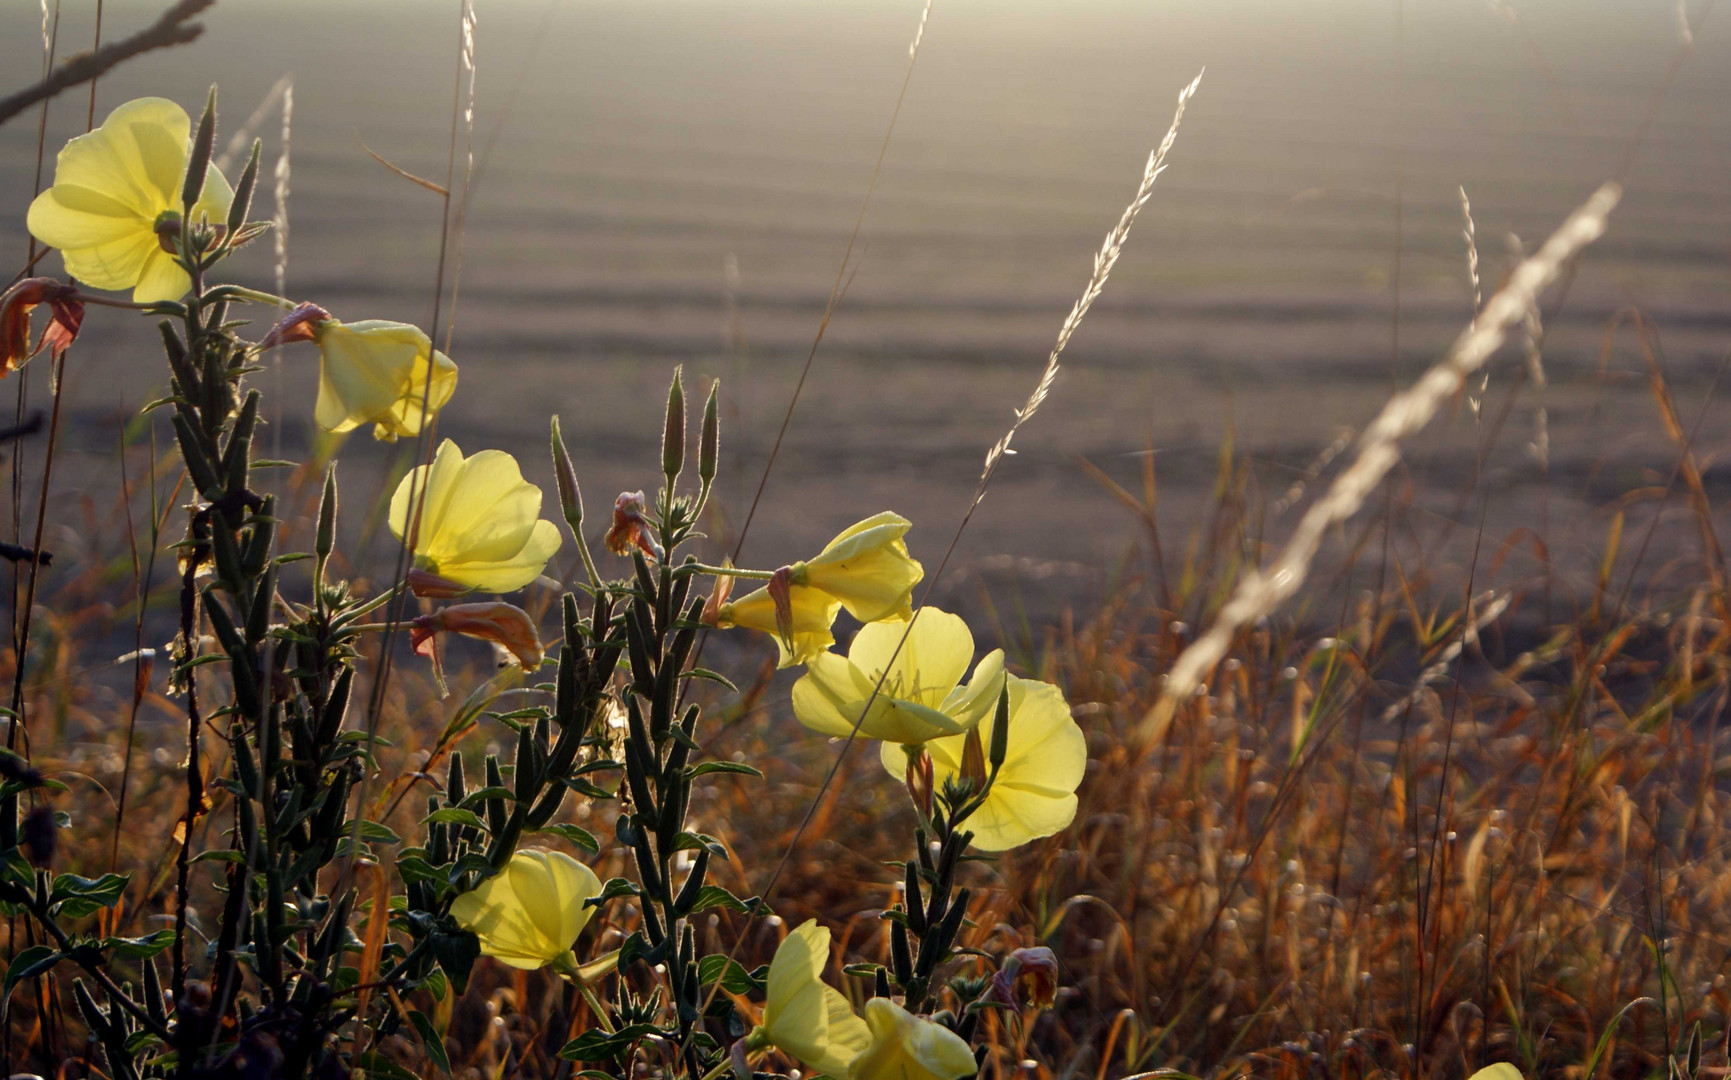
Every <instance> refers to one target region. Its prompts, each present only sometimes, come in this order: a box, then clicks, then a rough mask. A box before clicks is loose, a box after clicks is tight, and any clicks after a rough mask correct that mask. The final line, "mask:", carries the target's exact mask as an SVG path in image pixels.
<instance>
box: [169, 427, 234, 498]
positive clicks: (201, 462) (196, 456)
mask: <svg viewBox="0 0 1731 1080" xmlns="http://www.w3.org/2000/svg"><path fill="white" fill-rule="evenodd" d="M172 423H173V425H174V438H175V441H176V442H178V443H179V444H180V457H181V460H182V461H183V462H185V464H186V471H187V474H188V475H189V476H191V477H192V486H193V487H195V488H197V489H198V493H199V494H200V495H203V496H204V497H205V498H207V499H210V500H211V501H213V502H214V501H215V500H217V499H219V498H221V497H222V488H221V487H220V486H219V485H218V484H217V479H216V466H215V465H212V464H211V462H210V459H209V458H207V457H205V456H204V450H203V449H202V448H201V447H200V446H199V444H198V437H197V436H196V435H194V434H193V427H192V425H191V424H189V423H187V421H186V417H184V416H182V415H181V414H180V413H178V412H177V413H175V415H174V419H173V421H172Z"/></svg>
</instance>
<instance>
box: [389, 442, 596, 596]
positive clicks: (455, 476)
mask: <svg viewBox="0 0 1731 1080" xmlns="http://www.w3.org/2000/svg"><path fill="white" fill-rule="evenodd" d="M423 485H424V489H425V490H424V492H423V491H422V490H421V489H422V487H423ZM411 492H413V493H414V494H415V497H416V499H417V500H424V502H423V504H422V511H421V524H420V528H419V529H418V530H417V532H416V534H415V561H416V563H417V565H418V566H419V567H420V568H421V569H424V570H429V571H431V572H432V573H434V574H437V575H439V576H441V577H443V578H446V579H448V580H450V581H454V582H456V583H458V584H459V585H468V586H470V587H472V588H477V589H485V590H487V591H489V592H510V591H511V590H513V589H520V588H522V587H523V586H525V585H527V584H529V583H530V582H531V581H534V580H535V579H536V578H537V577H539V576H540V575H541V574H542V572H543V571H544V570H545V569H546V566H547V560H549V559H551V558H552V557H553V556H554V554H556V553H557V552H558V550H559V546H560V544H561V543H562V542H563V537H562V536H561V534H560V532H559V529H558V527H557V526H555V525H554V524H553V523H552V522H551V521H546V520H543V519H541V518H540V517H539V514H540V512H541V489H540V488H538V487H536V486H535V485H534V484H531V483H529V482H528V481H527V480H524V479H523V473H522V470H521V469H519V468H518V467H517V461H516V459H515V458H513V457H512V456H511V455H509V454H507V453H505V452H503V451H501V450H483V451H481V452H480V453H478V454H476V455H475V456H473V457H470V458H465V457H464V456H463V452H462V451H461V450H460V449H458V448H457V444H456V443H454V442H452V441H451V440H449V439H446V440H445V441H444V442H442V443H440V444H439V449H438V451H437V453H435V454H434V457H433V463H432V465H431V466H422V467H419V468H416V469H415V470H413V471H412V472H411V473H410V474H409V475H408V476H405V477H403V479H402V482H401V483H399V484H398V485H397V490H396V492H395V494H393V495H392V496H391V509H390V524H391V532H393V533H394V534H396V536H397V537H398V538H401V537H402V536H403V534H404V533H405V532H406V531H407V529H408V519H409V511H410V494H411Z"/></svg>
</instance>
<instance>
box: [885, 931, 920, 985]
mask: <svg viewBox="0 0 1731 1080" xmlns="http://www.w3.org/2000/svg"><path fill="white" fill-rule="evenodd" d="M890 969H891V970H892V971H894V972H895V976H896V983H897V985H899V986H903V987H905V986H907V985H908V983H910V982H912V981H913V979H914V961H913V957H912V956H911V955H910V954H909V952H908V929H907V927H905V926H903V925H902V924H900V923H890Z"/></svg>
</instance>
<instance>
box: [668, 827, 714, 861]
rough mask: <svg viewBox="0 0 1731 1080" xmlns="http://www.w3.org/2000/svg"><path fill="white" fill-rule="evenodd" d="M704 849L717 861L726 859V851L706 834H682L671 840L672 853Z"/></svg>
mask: <svg viewBox="0 0 1731 1080" xmlns="http://www.w3.org/2000/svg"><path fill="white" fill-rule="evenodd" d="M704 848H707V849H708V851H709V853H710V854H711V855H714V856H715V857H716V858H718V859H725V858H727V849H726V848H725V847H723V846H722V844H721V841H720V840H717V839H716V838H715V837H713V836H710V835H709V834H708V833H694V832H682V833H680V834H679V835H678V836H676V837H674V838H673V850H674V851H697V850H699V849H704Z"/></svg>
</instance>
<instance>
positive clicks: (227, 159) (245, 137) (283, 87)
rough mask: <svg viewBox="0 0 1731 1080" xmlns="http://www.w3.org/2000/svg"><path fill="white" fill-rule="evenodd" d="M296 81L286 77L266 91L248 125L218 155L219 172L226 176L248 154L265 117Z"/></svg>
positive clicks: (247, 120) (290, 76)
mask: <svg viewBox="0 0 1731 1080" xmlns="http://www.w3.org/2000/svg"><path fill="white" fill-rule="evenodd" d="M294 81H295V77H294V76H293V75H284V76H283V77H282V78H280V79H278V80H277V81H276V82H275V83H274V84H272V86H271V88H270V89H269V90H266V91H265V95H264V97H263V99H261V100H260V101H259V103H258V107H257V108H256V109H254V110H253V111H252V115H250V116H248V117H247V118H246V123H244V124H242V125H241V126H240V127H238V128H236V129H235V133H234V134H233V135H231V136H229V140H228V145H227V146H225V147H223V148H222V153H221V154H218V155H217V158H216V169H217V171H218V172H220V173H223V174H225V175H226V174H227V173H228V170H229V168H230V167H231V166H232V165H233V164H234V161H235V158H237V157H239V156H240V155H241V154H243V153H245V152H246V148H247V144H248V143H250V142H252V139H253V136H254V135H255V134H256V133H257V132H258V130H259V128H260V127H261V126H262V125H263V124H264V121H265V117H267V116H269V115H270V112H271V110H272V109H274V108H276V106H277V102H279V101H281V100H283V96H284V95H285V94H288V93H289V92H290V88H291V87H293V86H294Z"/></svg>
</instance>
